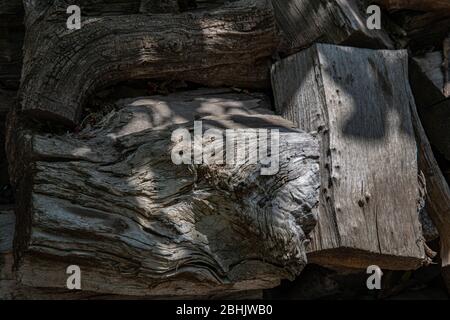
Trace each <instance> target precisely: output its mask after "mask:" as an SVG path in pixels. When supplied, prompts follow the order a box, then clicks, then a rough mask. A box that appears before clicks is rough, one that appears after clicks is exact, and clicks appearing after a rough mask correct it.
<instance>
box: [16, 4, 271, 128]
mask: <svg viewBox="0 0 450 320" xmlns="http://www.w3.org/2000/svg"><path fill="white" fill-rule="evenodd" d="M55 3H58V1H56V2H55ZM26 9H27V10H28V11H30V10H32V9H33V8H26ZM63 9H64V10H63ZM66 19H67V14H66V12H65V7H64V6H63V5H62V4H60V6H57V5H56V4H55V5H53V6H52V7H51V8H49V9H47V10H46V14H45V17H44V18H42V19H41V20H33V21H36V22H34V23H28V29H27V36H26V39H25V58H24V71H23V79H22V90H21V94H20V97H21V104H22V109H23V110H24V111H27V112H33V116H36V117H37V116H43V117H53V118H60V119H61V120H65V121H66V122H69V123H76V122H77V121H78V119H79V118H78V117H79V115H80V111H81V106H82V105H83V102H84V101H85V99H86V98H87V96H88V95H89V94H90V93H92V92H94V91H95V90H96V89H97V88H99V87H101V86H103V85H105V84H111V83H113V82H115V81H120V80H126V79H133V78H142V77H148V78H152V77H153V78H162V77H165V78H171V77H172V78H174V79H183V80H190V81H194V82H199V83H207V84H208V85H209V86H217V85H222V84H224V85H233V86H244V87H264V86H266V85H267V84H268V77H267V73H268V71H267V70H268V69H267V68H268V65H267V62H268V58H269V57H270V56H271V54H272V53H273V51H274V49H275V48H276V47H277V46H278V38H277V36H276V27H275V22H274V21H273V20H274V19H273V11H272V7H271V5H270V3H269V2H268V1H267V0H262V1H255V0H243V1H238V2H232V3H228V4H226V5H224V6H222V7H220V8H217V9H213V10H207V11H199V12H193V13H192V12H189V13H182V14H178V15H170V18H169V16H167V15H164V14H155V15H151V14H150V15H123V16H113V17H111V16H102V17H86V18H84V19H83V20H82V23H83V24H82V27H81V30H68V29H67V28H66V25H65V21H66Z"/></svg>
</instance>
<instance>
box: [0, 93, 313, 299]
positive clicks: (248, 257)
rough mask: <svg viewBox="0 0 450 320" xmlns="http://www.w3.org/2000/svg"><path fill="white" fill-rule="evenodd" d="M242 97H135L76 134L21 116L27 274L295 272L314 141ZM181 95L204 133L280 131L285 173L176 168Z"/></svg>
mask: <svg viewBox="0 0 450 320" xmlns="http://www.w3.org/2000/svg"><path fill="white" fill-rule="evenodd" d="M233 96H236V93H231V92H226V90H225V92H222V93H221V92H217V91H213V92H210V93H209V94H208V93H207V92H205V91H200V92H197V95H196V94H195V93H190V94H181V95H178V96H175V97H170V98H161V99H159V101H158V97H157V96H156V97H155V96H154V97H148V98H145V99H141V100H139V101H136V100H133V101H127V102H126V103H125V104H124V107H123V108H121V109H119V110H118V111H114V112H112V113H111V114H109V115H108V116H106V117H105V119H104V120H103V121H101V122H100V123H98V124H97V125H95V126H94V127H90V128H89V127H87V128H86V129H84V130H82V131H81V132H80V133H77V134H65V135H50V134H43V133H38V132H36V131H32V130H31V131H30V130H29V129H28V130H22V129H20V127H16V128H15V130H13V132H11V133H10V135H12V137H10V139H12V140H14V143H13V144H12V145H13V146H14V148H8V151H9V157H10V163H14V164H15V165H14V168H12V169H11V176H12V180H13V183H14V185H15V187H16V194H17V198H18V204H19V206H18V208H17V219H18V222H17V225H18V229H17V233H16V236H15V241H16V250H17V251H16V255H17V256H19V257H20V260H19V261H18V263H19V280H20V281H21V283H23V284H25V285H28V286H31V287H53V288H62V287H64V286H65V281H66V274H65V272H64V270H65V268H66V267H67V265H68V264H77V265H79V266H80V267H81V268H82V270H83V282H82V286H83V288H84V290H87V291H92V292H100V293H106V294H122V295H136V296H142V295H175V296H176V295H180V296H186V295H213V294H217V293H219V292H221V293H233V292H238V291H246V290H256V289H262V288H269V287H273V286H276V285H277V284H278V283H279V281H280V280H281V279H286V278H287V279H293V277H295V276H296V275H298V274H299V272H300V271H301V270H302V268H303V266H304V265H305V264H306V250H305V248H304V245H305V241H306V234H307V233H308V232H309V231H310V230H311V229H312V228H313V227H314V224H315V222H316V217H315V216H314V214H313V210H314V209H315V208H316V207H317V206H318V196H319V176H318V174H319V172H318V171H319V165H318V144H317V141H316V139H314V138H313V137H312V136H311V135H309V134H306V133H302V132H300V131H298V130H296V129H293V128H292V127H293V124H292V123H291V122H289V121H287V120H284V119H282V118H280V117H277V116H272V115H270V114H264V113H260V111H258V108H259V107H262V106H263V105H264V102H262V100H261V99H260V98H257V97H255V96H246V95H243V96H241V97H240V98H235V97H233ZM176 100H178V101H176ZM260 101H261V103H260ZM171 105H174V106H176V105H179V106H184V109H186V110H187V111H185V114H187V115H189V116H191V117H193V116H195V115H197V116H200V118H199V119H203V129H204V130H206V129H208V128H213V127H214V128H261V127H262V128H278V129H280V130H281V132H280V135H281V137H280V171H279V172H278V173H277V174H276V175H274V176H267V177H264V176H260V165H251V164H249V163H245V162H244V163H242V164H226V165H223V166H221V165H214V164H211V165H206V164H204V165H185V166H175V165H174V164H173V163H172V161H171V148H172V147H173V145H174V144H173V143H172V142H171V133H172V132H173V130H174V129H175V128H179V127H180V125H174V123H176V122H184V123H185V124H183V125H182V126H184V127H186V128H188V129H190V130H191V129H192V121H191V119H189V118H185V117H184V115H183V114H182V113H181V114H178V113H177V110H180V108H177V107H175V108H174V109H171V107H170V106H171ZM157 106H159V107H157ZM247 106H248V109H247ZM208 110H209V116H206V114H207V113H208ZM221 110H222V111H221ZM189 111H190V112H189ZM170 112H173V113H172V114H171V113H170ZM221 112H222V113H225V114H226V116H221V115H220V113H221ZM268 113H270V112H268ZM205 116H206V117H205ZM20 123H22V124H23V122H20ZM211 143H213V142H211ZM256 147H257V146H256V145H251V146H250V149H252V150H253V148H256ZM19 159H20V160H19ZM30 181H31V183H30ZM112 279H114V280H112Z"/></svg>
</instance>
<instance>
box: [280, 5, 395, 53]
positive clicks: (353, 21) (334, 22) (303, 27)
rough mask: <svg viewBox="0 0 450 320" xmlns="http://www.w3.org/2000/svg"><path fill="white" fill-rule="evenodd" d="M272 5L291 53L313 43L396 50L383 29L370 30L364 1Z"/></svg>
mask: <svg viewBox="0 0 450 320" xmlns="http://www.w3.org/2000/svg"><path fill="white" fill-rule="evenodd" d="M272 3H273V6H274V10H275V12H276V18H277V22H278V25H279V27H280V29H281V30H282V31H283V33H284V35H285V39H286V40H287V43H285V47H286V49H288V50H289V49H292V48H305V47H308V46H310V45H311V44H312V43H314V42H326V43H334V44H340V43H341V44H347V45H352V46H357V47H358V46H359V47H371V48H393V47H394V43H393V41H392V40H391V39H390V37H389V35H388V34H387V33H386V32H385V31H384V30H369V29H368V28H367V26H366V21H367V14H366V9H367V6H365V5H364V4H363V2H362V1H356V0H331V1H330V0H317V1H309V0H272ZM337 26H339V27H337Z"/></svg>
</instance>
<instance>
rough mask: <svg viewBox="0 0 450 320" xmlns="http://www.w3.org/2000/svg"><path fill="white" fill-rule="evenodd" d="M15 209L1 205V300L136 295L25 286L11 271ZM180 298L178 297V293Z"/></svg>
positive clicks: (255, 295) (251, 295) (250, 295)
mask: <svg viewBox="0 0 450 320" xmlns="http://www.w3.org/2000/svg"><path fill="white" fill-rule="evenodd" d="M14 220H15V218H14V212H13V211H12V209H11V208H6V209H3V208H2V209H0V300H11V299H34V300H35V299H39V300H41V299H44V300H55V299H57V300H74V299H75V300H103V299H107V300H115V299H120V300H124V299H135V298H136V297H132V296H120V295H114V294H101V293H96V292H89V291H85V290H81V291H80V290H67V289H57V288H56V289H55V288H34V287H27V286H24V285H23V284H22V283H20V282H19V281H18V280H17V275H16V273H15V271H14V267H13V264H14V258H13V243H12V240H13V235H14V227H15V226H14ZM155 298H157V299H165V300H166V299H174V297H171V296H167V297H165V296H163V297H151V296H142V297H139V299H155ZM177 298H180V297H177ZM181 298H182V299H194V298H195V299H208V300H210V299H240V300H242V299H261V298H262V291H261V290H255V291H243V292H238V293H234V294H220V293H219V294H218V295H211V296H200V297H199V296H183V297H181Z"/></svg>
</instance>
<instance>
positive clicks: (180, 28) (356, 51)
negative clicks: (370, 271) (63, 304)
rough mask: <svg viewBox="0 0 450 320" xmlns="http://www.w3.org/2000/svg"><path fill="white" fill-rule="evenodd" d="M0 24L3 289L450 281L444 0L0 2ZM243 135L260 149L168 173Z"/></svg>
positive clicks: (42, 294) (301, 294)
mask: <svg viewBox="0 0 450 320" xmlns="http://www.w3.org/2000/svg"><path fill="white" fill-rule="evenodd" d="M372 2H374V3H375V4H377V5H379V6H380V8H381V10H382V11H381V18H382V24H381V28H380V29H373V28H370V27H369V26H368V24H367V19H368V18H369V16H370V15H371V14H372V13H368V12H367V8H368V6H369V5H371V4H373V3H372ZM69 5H77V6H79V7H80V9H81V28H80V29H70V28H68V27H67V24H66V20H67V18H68V16H69V14H68V13H67V7H68V6H69ZM0 18H1V21H0V122H1V123H2V125H3V126H5V127H6V130H5V134H3V135H2V139H0V143H1V144H2V145H4V149H5V150H6V152H5V154H3V155H2V154H1V153H0V158H1V161H3V162H2V163H3V167H4V168H6V166H8V167H9V170H8V173H6V172H3V173H1V176H2V178H1V179H0V185H1V188H2V189H1V190H0V198H4V199H5V200H3V204H5V203H6V204H7V206H5V207H2V208H1V210H0V298H5V299H35V298H44V299H53V298H58V299H97V298H107V299H116V298H120V299H127V298H133V297H140V298H144V299H154V298H159V299H161V298H174V297H178V298H180V297H181V298H185V297H191V298H192V297H195V298H201V299H209V298H218V297H219V298H224V297H233V298H254V297H262V296H263V290H268V289H272V288H275V287H278V286H279V285H280V284H281V283H284V282H283V281H284V280H288V281H294V280H295V281H294V282H293V283H294V284H295V285H294V286H292V287H290V289H289V293H288V294H287V295H286V296H285V297H293V298H295V297H296V298H320V297H324V296H327V294H324V293H323V292H317V291H310V290H306V289H305V288H306V287H307V284H308V283H314V281H316V279H317V278H320V279H336V278H335V276H330V274H334V273H336V272H337V274H345V275H348V274H352V273H353V272H361V271H363V272H365V270H366V268H367V267H369V266H371V265H376V266H378V267H380V268H381V269H382V270H383V272H384V273H385V274H394V273H395V274H397V273H401V274H406V273H408V274H417V273H418V272H419V271H416V270H428V269H427V268H430V267H428V266H429V265H430V264H433V263H439V264H440V265H441V266H442V268H438V267H434V269H433V270H437V272H435V273H433V275H434V277H439V276H441V275H442V276H443V277H444V278H445V279H446V281H447V282H446V284H447V285H448V288H449V289H450V207H449V206H450V188H449V185H448V183H449V181H450V139H449V135H448V131H449V129H450V113H449V110H450V105H449V100H448V97H449V95H450V69H449V56H450V7H449V4H448V1H441V0H427V1H410V0H408V1H407V0H404V1H402V0H398V1H384V0H379V1H366V0H329V1H313V0H234V1H222V0H196V1H176V0H173V1H156V0H114V1H104V0H77V1H72V2H70V3H69V2H68V1H65V0H54V1H23V4H22V2H21V1H1V2H0ZM22 47H23V55H22ZM22 56H23V57H22ZM6 113H8V116H7V117H6ZM199 123H201V127H200V128H199ZM180 130H181V131H182V132H187V133H189V137H192V140H190V138H187V136H184V137H183V139H181V140H180V139H178V138H174V136H173V133H174V132H178V131H180ZM211 132H215V133H216V135H211ZM218 132H220V133H224V132H232V133H233V134H235V139H236V141H237V143H238V144H236V145H235V144H232V145H229V144H226V148H225V150H222V149H223V148H221V147H223V146H224V144H223V143H222V142H223V141H221V139H219V138H218V135H220V134H218ZM262 132H269V133H270V134H273V133H276V134H277V140H276V141H277V143H276V145H274V144H272V145H271V148H270V155H271V156H272V157H273V156H275V154H274V153H276V157H277V159H278V162H277V170H275V171H273V172H272V173H271V174H269V175H266V174H263V172H264V170H267V168H268V166H269V167H270V166H271V164H273V163H265V164H264V163H260V162H258V161H256V162H255V161H253V160H255V159H252V158H251V155H252V154H258V155H261V153H260V149H259V148H260V145H261V144H263V143H267V142H268V140H269V142H273V141H271V139H270V137H271V136H270V135H269V136H265V135H264V134H263V133H262ZM252 137H256V140H251V138H252ZM197 139H200V140H197ZM252 141H253V143H252ZM248 142H250V143H248ZM239 143H241V145H244V149H245V151H247V152H248V155H250V158H249V159H248V158H246V159H245V160H243V161H231V162H229V161H224V162H220V163H210V162H208V161H205V158H203V157H204V154H203V155H201V156H200V157H201V159H200V160H201V161H193V162H189V163H187V162H186V163H183V164H176V163H174V154H177V155H178V156H186V150H192V157H193V159H196V160H198V158H196V154H197V153H196V152H197V151H196V150H197V149H196V148H200V149H201V150H203V151H205V150H209V151H210V152H212V154H213V155H214V157H218V156H220V157H222V158H223V157H224V156H226V155H228V154H229V153H230V154H232V155H236V154H238V153H239V150H238V149H239V148H240V145H239ZM269 145H270V143H269ZM180 146H182V152H181V153H180V149H179V148H180ZM275 146H276V147H277V149H278V151H276V149H275ZM258 152H259V153H258ZM183 159H185V158H183ZM271 159H273V158H271ZM226 160H228V159H226ZM241 160H242V159H241ZM9 185H10V186H9ZM2 190H3V191H2ZM10 190H12V191H11V192H12V193H13V195H14V202H12V199H11V198H12V196H11V195H9V194H8V192H10ZM430 247H432V249H433V250H434V251H436V252H434V251H433V250H432V249H430ZM73 265H75V266H77V267H79V268H80V269H81V270H82V280H81V284H82V288H81V290H70V288H68V286H67V278H68V274H67V273H66V270H67V267H68V266H73ZM307 265H308V266H307ZM314 265H319V266H320V267H315V266H314ZM305 267H306V272H303V271H304V269H305ZM324 268H327V269H324ZM324 270H327V271H324ZM330 270H333V271H330ZM350 277H351V276H349V277H347V276H346V279H349V278H350ZM391 278H392V277H391ZM327 281H328V280H327ZM330 281H331V280H330ZM332 281H333V283H334V284H333V285H332V286H331V287H330V286H327V288H325V289H324V290H328V291H329V293H330V294H331V293H332V294H335V293H336V290H338V287H339V286H340V285H341V284H340V283H337V282H335V280H332ZM363 282H364V283H363V284H365V280H364V279H363ZM328 283H329V281H328ZM319 287H320V286H319ZM406 287H408V286H403V285H398V286H394V287H392V286H389V283H388V284H387V287H386V288H388V289H386V291H383V294H381V295H380V296H379V297H390V296H392V295H394V294H396V293H398V292H400V291H401V290H403V289H405V288H406ZM281 288H282V287H281ZM296 288H297V289H296ZM277 290H278V291H277ZM277 290H275V291H266V296H268V297H279V294H280V292H281V295H282V294H283V293H282V290H281V291H280V288H279V289H277ZM282 297H283V296H282Z"/></svg>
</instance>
